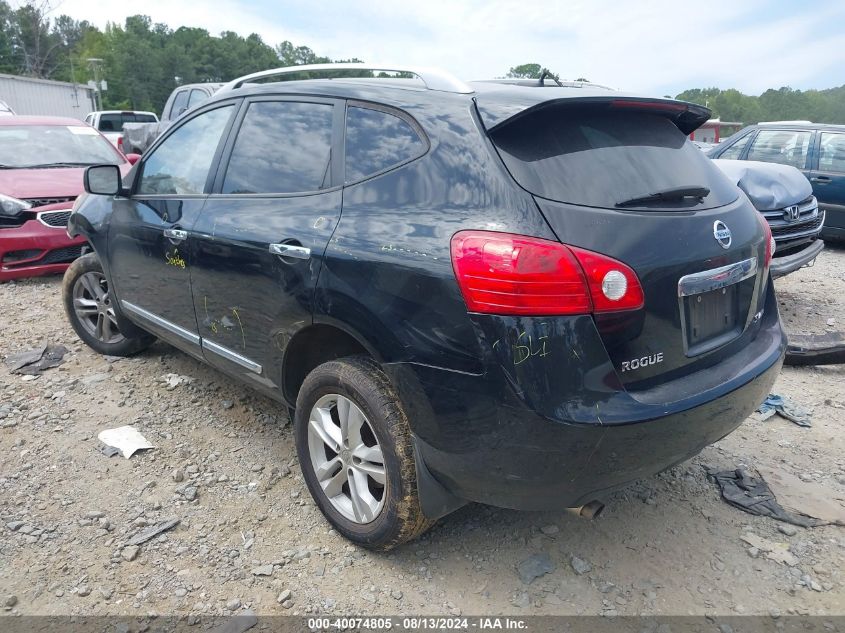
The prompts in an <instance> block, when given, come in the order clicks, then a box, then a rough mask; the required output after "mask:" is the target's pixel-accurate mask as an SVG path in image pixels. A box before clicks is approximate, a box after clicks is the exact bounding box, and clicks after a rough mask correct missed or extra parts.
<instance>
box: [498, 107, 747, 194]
mask: <svg viewBox="0 0 845 633" xmlns="http://www.w3.org/2000/svg"><path fill="white" fill-rule="evenodd" d="M491 137H492V139H493V142H494V143H495V145H496V147H497V148H498V149H499V153H500V154H501V156H502V159H503V160H504V161H505V164H506V165H507V167H508V169H509V170H510V172H511V174H512V175H513V177H514V178H515V179H516V181H517V182H518V183H519V184H520V185H522V186H523V187H524V188H525V189H527V190H528V191H530V192H532V193H534V194H536V195H538V196H542V197H544V198H549V199H551V200H557V201H560V202H568V203H572V204H579V205H586V206H591V207H605V208H614V207H615V206H616V205H617V204H619V203H622V202H625V201H628V200H631V199H632V198H639V197H643V196H648V195H651V194H655V193H659V192H665V191H669V190H672V189H678V188H685V187H706V188H707V189H709V190H710V194H709V195H708V196H706V197H705V198H704V199H703V200H702V201H700V202H699V201H697V200H696V199H693V200H689V199H687V200H685V202H684V203H683V205H679V204H678V203H677V202H676V203H674V205H673V206H683V207H684V208H691V209H706V208H712V207H718V206H722V205H725V204H728V203H730V202H733V201H734V200H735V199H736V198H737V195H738V194H737V191H736V187H734V186H732V185H731V183H730V182H729V181H728V180H727V179H726V178H725V177H724V176H723V175H722V174H721V173H720V172H719V171H718V169H717V168H716V167H715V166H713V165H712V164H711V163H710V159H709V158H707V157H706V156H705V155H704V153H703V152H702V151H701V150H699V149H698V148H697V147H696V146H695V145H693V144H692V143H691V142H689V141H688V140H687V138H686V136H684V134H683V133H681V131H680V130H678V128H677V127H675V125H674V123H672V122H671V121H670V120H669V119H666V118H664V117H662V116H659V115H654V114H647V113H640V112H618V111H612V112H611V111H596V109H595V108H591V109H587V108H583V107H571V106H570V107H565V108H547V109H544V110H540V111H538V112H535V113H531V114H528V115H525V116H522V117H520V118H518V119H516V120H514V121H512V122H510V123H505V124H504V125H503V126H501V127H500V128H498V129H496V130H495V131H494V132H493V133H492V135H491ZM665 204H666V203H663V206H665ZM635 206H644V207H649V206H655V205H654V204H651V205H648V204H644V205H635Z"/></svg>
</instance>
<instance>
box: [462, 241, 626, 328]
mask: <svg viewBox="0 0 845 633" xmlns="http://www.w3.org/2000/svg"><path fill="white" fill-rule="evenodd" d="M452 266H453V267H454V269H455V276H456V278H457V280H458V285H459V287H460V289H461V294H462V295H463V297H464V301H465V302H466V304H467V309H468V310H469V311H470V312H482V313H486V314H512V315H532V316H543V315H560V314H589V313H591V312H617V311H620V310H635V309H638V308H641V307H642V306H643V291H642V287H641V286H640V282H639V280H638V279H637V276H636V274H635V273H634V271H633V270H631V269H630V268H629V267H628V266H626V265H625V264H623V263H621V262H618V261H616V260H614V259H611V258H610V257H606V256H605V255H601V254H599V253H593V252H592V251H587V250H584V249H580V248H575V247H570V246H566V245H565V244H561V243H560V242H553V241H550V240H544V239H540V238H535V237H528V236H524V235H511V234H508V233H494V232H489V231H461V232H459V233H456V234H455V235H454V236H453V237H452Z"/></svg>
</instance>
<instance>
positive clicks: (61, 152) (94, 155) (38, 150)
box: [0, 123, 124, 169]
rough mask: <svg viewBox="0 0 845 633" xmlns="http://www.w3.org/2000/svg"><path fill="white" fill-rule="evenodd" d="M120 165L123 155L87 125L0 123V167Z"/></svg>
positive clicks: (122, 161)
mask: <svg viewBox="0 0 845 633" xmlns="http://www.w3.org/2000/svg"><path fill="white" fill-rule="evenodd" d="M103 163H108V164H111V165H122V164H123V163H124V160H123V158H122V157H121V156H120V154H118V153H117V150H115V149H114V148H113V147H112V145H111V143H109V142H108V141H107V140H106V139H105V138H103V137H102V136H101V135H100V134H99V133H98V132H97V130H95V129H93V128H92V127H89V126H87V125H82V124H81V123H80V124H79V125H10V126H0V167H2V168H5V169H20V168H25V167H31V166H51V165H64V164H72V165H97V164H103Z"/></svg>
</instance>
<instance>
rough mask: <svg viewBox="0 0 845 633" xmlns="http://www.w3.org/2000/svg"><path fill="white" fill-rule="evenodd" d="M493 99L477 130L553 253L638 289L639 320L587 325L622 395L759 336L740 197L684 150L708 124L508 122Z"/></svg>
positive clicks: (544, 105)
mask: <svg viewBox="0 0 845 633" xmlns="http://www.w3.org/2000/svg"><path fill="white" fill-rule="evenodd" d="M524 90H527V91H531V92H533V93H534V94H539V93H540V92H542V91H543V90H544V89H542V88H536V89H531V88H528V89H524ZM549 92H550V93H551V92H554V89H553V90H552V91H549ZM543 94H545V93H543ZM497 98H501V96H499V97H497V96H496V94H495V93H488V94H485V93H484V92H482V93H480V94H479V95H478V97H477V105H478V111H479V114H480V116H481V118H482V121H483V122H484V124H485V126H486V127H487V130H488V133H489V137H490V138H491V140H492V141H493V144H494V146H495V147H496V150H497V151H498V153H499V155H500V156H501V158H502V160H503V161H504V163H505V165H506V167H507V169H508V170H509V171H510V173H511V175H512V176H513V178H514V179H515V180H516V181H517V183H519V184H520V185H521V186H522V187H523V188H524V189H526V190H527V191H529V192H530V193H532V194H533V195H534V198H535V200H536V202H537V205H538V207H539V208H540V210H541V212H542V213H543V215H544V216H545V218H546V220H547V221H548V223H549V225H550V226H551V228H552V230H553V231H554V232H555V234H556V235H557V237H558V239H560V241H561V242H563V243H565V244H569V245H572V246H577V247H580V248H583V249H588V250H591V251H595V252H598V253H602V254H604V255H608V256H610V257H612V258H615V259H617V260H619V261H621V262H623V263H625V264H627V265H628V266H630V267H631V268H632V269H633V270H634V271H635V272H636V274H637V276H638V277H639V280H640V283H641V284H642V288H643V292H644V296H645V304H644V307H643V308H642V309H640V310H635V311H631V312H618V313H611V314H602V315H596V316H595V320H596V324H597V326H598V329H599V331H600V333H601V336H602V339H603V342H604V344H605V347H606V348H607V350H608V353H609V355H610V357H611V359H612V361H613V363H614V366H615V368H616V371H617V373H618V375H619V378H620V379H621V380H622V382H623V384H625V385H626V387H627V388H628V389H629V391H631V390H633V391H635V390H637V389H647V388H651V387H653V386H655V385H657V384H660V383H663V382H665V381H667V380H670V379H675V378H680V377H682V376H685V375H688V374H690V373H692V372H694V371H698V370H701V369H704V368H706V367H709V366H713V365H715V364H717V363H718V362H719V361H720V360H721V359H722V358H725V357H726V356H728V355H730V354H732V353H734V352H735V351H736V350H738V349H740V348H741V347H742V346H744V345H745V344H747V342H748V340H749V338H750V337H753V336H754V334H755V332H756V330H757V328H758V327H759V320H760V311H761V310H762V305H763V299H764V297H763V290H764V288H765V283H766V279H767V277H768V271H767V270H766V269H765V259H766V243H767V241H768V237H767V235H766V233H765V229H764V227H763V225H762V223H761V221H760V220H759V219H758V214H757V212H756V211H755V209H754V207H753V206H752V205H751V204H750V202H749V201H748V199H747V198H746V196H745V195H743V194H742V193H741V192H740V191H739V190H738V189H737V187H736V186H735V185H734V184H733V183H732V182H731V181H730V180H728V179H727V178H726V177H725V176H724V174H722V173H721V172H720V171H719V170H718V169H717V168H716V167H715V166H714V165H712V164H711V162H710V159H708V158H707V157H705V156H704V154H703V153H702V152H701V151H700V150H699V149H698V148H696V147H695V146H694V145H692V144H691V143H690V142H689V141H688V140H687V138H686V134H688V133H689V132H690V131H692V130H693V129H695V128H696V127H697V126H698V125H700V124H701V123H703V122H704V121H705V120H707V117H708V116H709V111H708V110H706V109H705V108H701V107H700V106H694V105H692V104H684V103H680V102H677V101H671V100H650V99H636V98H622V97H619V96H615V93H608V96H598V97H597V96H590V97H587V98H581V99H579V98H566V99H554V98H553V99H548V100H543V101H541V102H539V103H535V104H533V105H528V106H525V107H522V108H510V109H505V108H502V107H498V104H497V101H496V99H497Z"/></svg>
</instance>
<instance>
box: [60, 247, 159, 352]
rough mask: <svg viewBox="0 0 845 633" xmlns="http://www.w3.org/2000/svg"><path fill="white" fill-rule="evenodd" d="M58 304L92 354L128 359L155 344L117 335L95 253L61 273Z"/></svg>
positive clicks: (147, 338) (148, 338) (152, 338)
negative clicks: (60, 293)
mask: <svg viewBox="0 0 845 633" xmlns="http://www.w3.org/2000/svg"><path fill="white" fill-rule="evenodd" d="M62 302H63V303H64V306H65V314H66V315H67V318H68V321H70V324H71V327H73V329H74V331H75V332H76V334H77V335H78V336H79V338H80V339H82V341H83V342H84V343H85V344H86V345H88V347H90V348H91V349H93V350H94V351H95V352H99V353H100V354H105V355H108V356H131V355H133V354H137V353H138V352H140V351H142V350H144V349H146V348H148V347H149V346H150V345H152V344H153V342H155V340H156V338H155V336H153V335H152V334H147V333H144V334H143V335H141V336H133V337H129V336H126V335H125V334H123V333H121V331H120V328H119V326H118V325H117V320H116V319H115V316H114V307H113V306H112V298H111V292H110V291H109V282H108V279H106V276H105V273H103V267H102V265H101V264H100V260H99V259H98V257H97V254H96V253H88V254H87V255H83V256H82V257H80V258H79V259H77V260H76V261H74V262H73V263H72V264H71V265H70V268H68V269H67V270H66V271H65V276H64V279H63V281H62Z"/></svg>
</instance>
